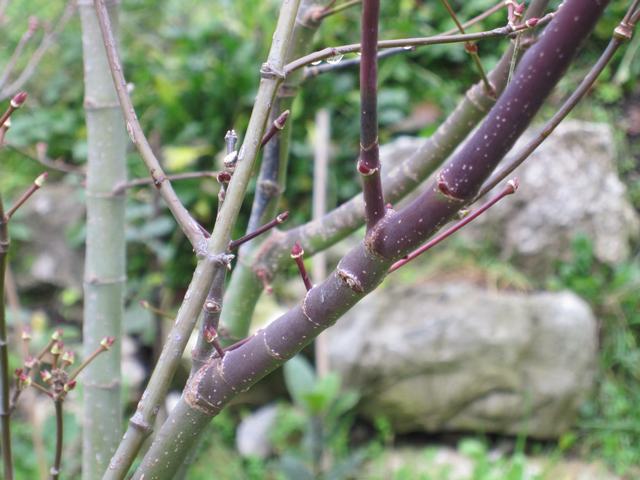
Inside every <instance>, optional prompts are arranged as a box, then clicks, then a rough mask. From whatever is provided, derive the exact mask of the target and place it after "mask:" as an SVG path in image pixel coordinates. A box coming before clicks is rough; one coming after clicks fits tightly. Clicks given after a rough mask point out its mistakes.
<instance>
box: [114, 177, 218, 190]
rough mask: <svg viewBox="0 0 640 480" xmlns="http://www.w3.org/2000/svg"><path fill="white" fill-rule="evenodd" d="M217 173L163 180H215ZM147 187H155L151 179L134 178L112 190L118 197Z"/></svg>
mask: <svg viewBox="0 0 640 480" xmlns="http://www.w3.org/2000/svg"><path fill="white" fill-rule="evenodd" d="M218 173H219V172H185V173H175V174H173V175H167V176H166V177H165V178H166V180H169V181H170V182H175V181H178V180H192V179H198V178H216V177H217V176H218ZM148 185H155V183H154V179H153V178H136V179H134V180H129V181H128V182H123V183H121V184H119V185H117V186H116V188H114V189H113V193H114V194H115V195H118V194H120V193H122V192H124V191H125V190H129V189H131V188H136V187H146V186H148Z"/></svg>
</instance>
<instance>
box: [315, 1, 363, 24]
mask: <svg viewBox="0 0 640 480" xmlns="http://www.w3.org/2000/svg"><path fill="white" fill-rule="evenodd" d="M333 3H335V2H332V5H331V6H327V7H325V8H323V9H320V10H318V12H316V13H314V14H313V21H315V22H320V21H322V20H324V19H325V18H327V17H329V16H331V15H335V14H336V13H340V12H343V11H345V10H347V9H348V8H351V7H355V6H356V5H359V4H361V3H362V0H349V1H347V2H344V3H341V4H340V5H338V6H333Z"/></svg>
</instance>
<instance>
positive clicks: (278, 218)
mask: <svg viewBox="0 0 640 480" xmlns="http://www.w3.org/2000/svg"><path fill="white" fill-rule="evenodd" d="M288 218H289V212H282V213H281V214H279V215H277V216H276V222H278V223H284V222H286V221H287V219H288Z"/></svg>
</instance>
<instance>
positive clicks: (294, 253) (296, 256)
mask: <svg viewBox="0 0 640 480" xmlns="http://www.w3.org/2000/svg"><path fill="white" fill-rule="evenodd" d="M365 1H366V0H365ZM291 258H293V260H294V261H295V262H296V265H297V266H298V272H299V273H300V278H302V283H304V286H305V288H306V289H307V292H308V291H309V290H311V289H312V288H313V283H311V278H309V274H308V273H307V269H306V267H305V266H304V249H303V248H302V245H300V242H296V243H294V244H293V247H291Z"/></svg>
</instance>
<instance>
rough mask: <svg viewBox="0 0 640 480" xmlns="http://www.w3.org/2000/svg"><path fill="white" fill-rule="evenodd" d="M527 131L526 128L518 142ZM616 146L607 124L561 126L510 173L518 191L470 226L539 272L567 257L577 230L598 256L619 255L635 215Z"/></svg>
mask: <svg viewBox="0 0 640 480" xmlns="http://www.w3.org/2000/svg"><path fill="white" fill-rule="evenodd" d="M533 134H534V132H528V134H527V135H525V136H524V138H523V140H521V141H520V143H519V146H520V145H523V142H524V141H527V140H529V139H531V138H532V136H533ZM614 144H615V142H614V139H613V133H612V131H611V128H610V127H609V126H608V125H605V124H593V123H586V122H578V121H571V122H566V123H563V124H561V125H560V127H558V129H557V130H556V131H555V132H554V133H553V134H552V135H551V136H550V137H549V138H548V139H547V140H546V141H545V142H544V143H543V144H542V146H541V147H540V148H539V149H538V150H537V151H536V152H535V153H534V154H533V155H532V156H531V158H529V159H528V160H527V161H526V162H525V163H524V165H523V166H522V167H521V169H520V170H519V171H517V172H516V175H517V176H518V177H519V178H520V184H521V189H520V191H519V192H518V194H517V195H515V196H514V197H512V198H510V199H508V200H506V201H504V202H501V204H499V205H497V206H496V207H495V209H492V211H490V212H489V213H488V214H487V215H486V217H485V218H484V219H482V220H481V221H480V222H478V224H477V225H472V226H471V228H470V229H469V232H473V233H474V236H475V237H476V238H481V239H490V240H492V241H493V243H494V244H496V245H499V246H500V248H501V250H502V252H503V253H504V254H505V256H509V257H512V258H514V259H515V260H516V262H517V263H518V264H519V265H521V266H523V267H524V268H526V269H527V271H529V272H532V273H535V274H540V275H544V274H547V273H549V272H550V271H551V270H552V267H553V265H554V263H555V262H556V261H557V260H558V259H559V258H560V259H563V260H567V259H569V258H570V256H571V243H572V240H573V239H574V238H575V237H576V236H578V235H586V236H587V237H589V238H590V239H591V241H592V243H593V248H594V254H595V256H596V258H598V260H600V261H602V262H605V263H609V264H615V263H618V262H622V261H624V260H625V259H626V258H627V257H628V255H629V252H630V250H629V242H630V240H632V239H634V238H637V236H638V231H639V230H640V221H639V220H638V216H637V214H636V212H635V210H634V209H633V207H632V206H631V204H630V202H629V201H628V200H627V198H626V188H625V186H624V184H623V183H622V182H621V181H620V179H619V177H618V174H617V171H616V163H615V151H614ZM516 151H517V148H516Z"/></svg>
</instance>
